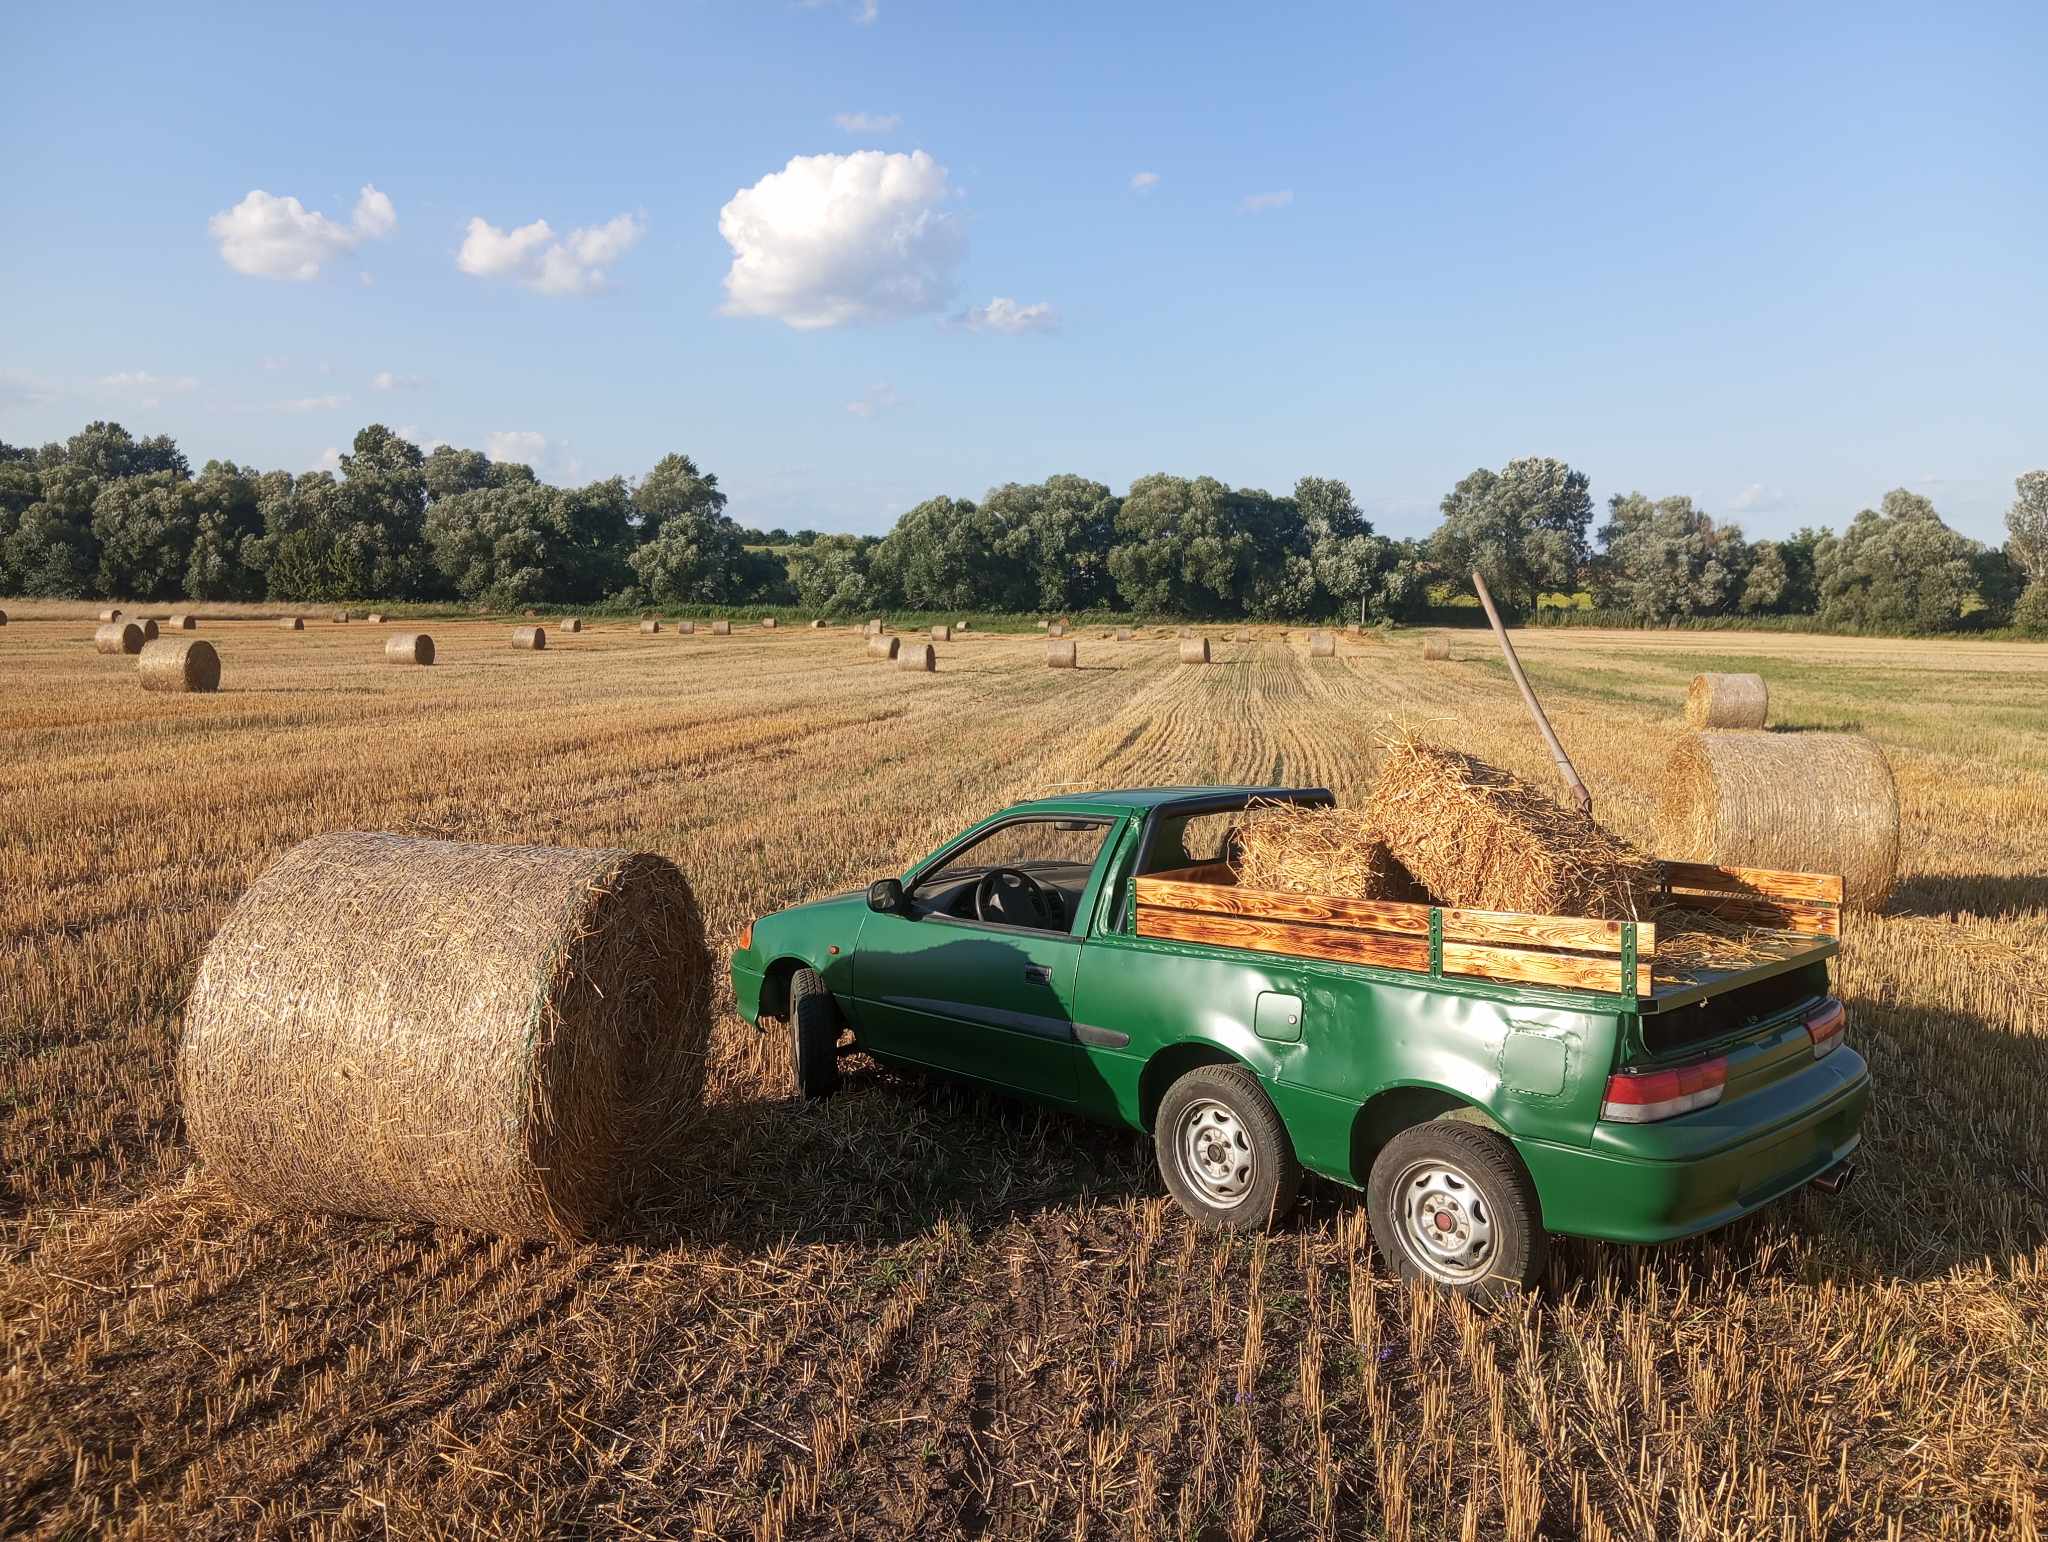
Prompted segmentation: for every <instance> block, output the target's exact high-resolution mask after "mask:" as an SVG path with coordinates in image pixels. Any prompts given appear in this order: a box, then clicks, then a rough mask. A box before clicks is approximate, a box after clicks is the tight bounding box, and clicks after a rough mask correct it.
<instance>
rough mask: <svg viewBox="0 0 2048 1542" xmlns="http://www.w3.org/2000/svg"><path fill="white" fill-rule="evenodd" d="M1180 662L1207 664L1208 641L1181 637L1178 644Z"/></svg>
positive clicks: (1200, 638)
mask: <svg viewBox="0 0 2048 1542" xmlns="http://www.w3.org/2000/svg"><path fill="white" fill-rule="evenodd" d="M1180 661H1181V662H1182V663H1183V664H1206V663H1208V662H1209V639H1208V638H1206V637H1183V638H1182V639H1181V642H1180Z"/></svg>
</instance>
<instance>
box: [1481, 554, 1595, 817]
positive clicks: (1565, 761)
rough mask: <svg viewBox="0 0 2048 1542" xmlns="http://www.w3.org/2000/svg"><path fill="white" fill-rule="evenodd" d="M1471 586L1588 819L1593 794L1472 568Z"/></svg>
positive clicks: (1491, 600) (1556, 759) (1524, 699)
mask: <svg viewBox="0 0 2048 1542" xmlns="http://www.w3.org/2000/svg"><path fill="white" fill-rule="evenodd" d="M1472 587H1473V588H1475V589H1477V590H1478V591H1479V603H1480V604H1481V605H1484V606H1485V607H1486V619H1487V620H1488V621H1489V622H1491V623H1492V624H1493V635H1494V636H1495V637H1497V638H1499V639H1500V651H1501V652H1502V653H1504V654H1505V655H1507V661H1508V673H1509V674H1511V675H1513V676H1514V677H1515V686H1516V688H1517V689H1519V690H1520V691H1521V693H1522V705H1523V706H1525V707H1527V708H1528V709H1529V715H1530V716H1531V717H1533V718H1535V719H1536V727H1537V729H1538V730H1539V731H1540V732H1541V733H1542V735H1543V742H1544V743H1545V744H1547V745H1549V746H1550V758H1551V759H1552V760H1554V761H1556V762H1557V769H1558V772H1559V774H1560V775H1562V776H1563V777H1564V784H1565V786H1567V787H1569V788H1570V789H1571V790H1572V797H1573V798H1574V799H1575V800H1576V801H1577V802H1578V805H1579V807H1580V809H1581V810H1583V811H1584V812H1585V814H1586V816H1587V817H1588V818H1591V817H1592V813H1593V795H1592V794H1591V793H1590V792H1588V791H1586V784H1585V783H1584V782H1582V781H1580V780H1579V773H1578V772H1577V771H1576V770H1574V769H1573V768H1572V758H1571V756H1569V755H1567V754H1566V753H1565V752H1564V746H1563V745H1562V744H1560V743H1558V739H1557V731H1556V730H1555V729H1553V728H1552V727H1551V726H1550V719H1549V718H1547V717H1545V716H1544V715H1543V703H1541V702H1540V701H1538V700H1537V699H1536V693H1535V692H1534V691H1533V690H1531V689H1530V688H1529V677H1528V676H1527V675H1525V674H1523V673H1522V661H1521V660H1520V659H1518V658H1516V657H1515V645H1514V644H1513V643H1511V642H1509V641H1508V629H1507V628H1506V627H1504V626H1502V625H1501V623H1500V612H1499V611H1497V610H1495V609H1494V608H1493V596H1492V595H1491V594H1488V593H1487V592H1486V580H1485V579H1484V578H1481V577H1480V576H1479V570H1478V569H1477V568H1474V569H1473V570H1472Z"/></svg>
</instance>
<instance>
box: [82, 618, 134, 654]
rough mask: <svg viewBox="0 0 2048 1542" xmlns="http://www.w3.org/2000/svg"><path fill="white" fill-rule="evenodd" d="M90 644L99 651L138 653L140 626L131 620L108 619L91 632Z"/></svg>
mask: <svg viewBox="0 0 2048 1542" xmlns="http://www.w3.org/2000/svg"><path fill="white" fill-rule="evenodd" d="M92 645H93V647H95V648H97V649H98V650H99V651H100V652H101V653H140V652H141V651H142V628H141V627H139V626H137V625H136V624H135V623H134V622H133V621H109V622H107V623H106V624H105V625H104V626H102V627H100V628H99V629H98V630H97V631H95V632H94V633H93V634H92Z"/></svg>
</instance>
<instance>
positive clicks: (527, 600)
mask: <svg viewBox="0 0 2048 1542" xmlns="http://www.w3.org/2000/svg"><path fill="white" fill-rule="evenodd" d="M552 496H553V492H552V489H550V488H545V487H542V486H540V485H539V484H538V483H535V484H532V485H530V486H527V487H519V488H511V487H479V488H474V489H472V490H471V491H469V492H464V493H455V494H453V495H451V496H449V497H446V498H436V499H435V500H434V502H433V503H432V504H431V505H430V506H429V508H428V510H427V518H426V536H427V542H428V545H429V547H430V548H431V550H432V551H433V554H434V565H435V566H436V567H437V568H438V569H439V570H440V572H441V574H442V576H443V577H445V578H446V579H447V580H448V583H449V586H450V587H451V588H453V589H454V591H455V592H456V593H457V594H458V595H460V596H461V597H462V598H463V599H465V600H471V601H480V602H482V603H483V604H486V605H489V606H491V607H493V608H494V609H498V610H509V609H511V608H513V607H515V606H519V605H527V604H531V603H533V602H535V601H537V600H542V599H547V598H549V597H550V596H549V594H548V578H549V570H548V557H549V551H548V547H549V532H550V528H551V526H552V525H553V524H554V511H553V510H552V509H551V508H550V506H549V505H550V503H551V501H552Z"/></svg>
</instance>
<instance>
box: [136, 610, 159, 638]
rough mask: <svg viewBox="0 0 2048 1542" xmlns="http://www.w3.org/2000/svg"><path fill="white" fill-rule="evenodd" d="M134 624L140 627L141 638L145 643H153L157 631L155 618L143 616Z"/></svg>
mask: <svg viewBox="0 0 2048 1542" xmlns="http://www.w3.org/2000/svg"><path fill="white" fill-rule="evenodd" d="M135 624H136V625H137V626H139V627H141V628H142V640H143V642H144V643H145V644H147V643H153V642H155V641H156V640H157V637H158V635H159V633H158V628H157V624H156V621H155V618H153V617H148V616H145V617H144V618H143V619H142V620H140V621H138V622H136V623H135Z"/></svg>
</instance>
